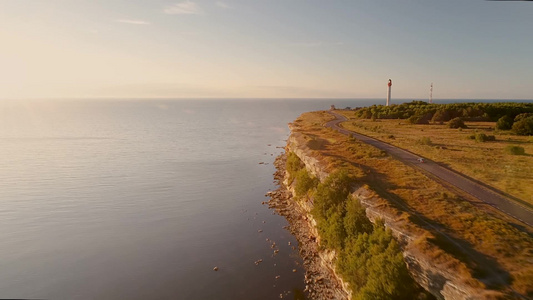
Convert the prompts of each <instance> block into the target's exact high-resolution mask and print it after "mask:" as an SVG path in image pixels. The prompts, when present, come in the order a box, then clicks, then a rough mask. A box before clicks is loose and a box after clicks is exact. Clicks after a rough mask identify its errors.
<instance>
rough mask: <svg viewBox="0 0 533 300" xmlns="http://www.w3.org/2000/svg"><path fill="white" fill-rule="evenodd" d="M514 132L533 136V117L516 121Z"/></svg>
mask: <svg viewBox="0 0 533 300" xmlns="http://www.w3.org/2000/svg"><path fill="white" fill-rule="evenodd" d="M515 120H516V119H515ZM513 131H514V132H515V133H516V134H518V135H533V116H531V117H526V118H520V119H518V121H515V123H514V124H513Z"/></svg>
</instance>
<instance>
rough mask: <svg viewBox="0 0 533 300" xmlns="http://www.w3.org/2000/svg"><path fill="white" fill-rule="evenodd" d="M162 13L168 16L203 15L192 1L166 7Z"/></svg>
mask: <svg viewBox="0 0 533 300" xmlns="http://www.w3.org/2000/svg"><path fill="white" fill-rule="evenodd" d="M164 12H165V13H166V14H168V15H200V14H202V13H203V11H202V9H201V8H200V6H198V4H196V3H194V2H192V1H185V2H180V3H176V4H173V5H171V6H168V7H166V8H165V10H164Z"/></svg>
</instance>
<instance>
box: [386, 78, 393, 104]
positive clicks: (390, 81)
mask: <svg viewBox="0 0 533 300" xmlns="http://www.w3.org/2000/svg"><path fill="white" fill-rule="evenodd" d="M387 86H388V87H389V88H388V92H387V106H389V105H390V90H391V86H392V80H390V79H389V83H388V84H387Z"/></svg>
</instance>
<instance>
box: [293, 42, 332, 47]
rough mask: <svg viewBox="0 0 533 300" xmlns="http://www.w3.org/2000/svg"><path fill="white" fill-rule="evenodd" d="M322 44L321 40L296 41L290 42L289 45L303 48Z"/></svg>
mask: <svg viewBox="0 0 533 300" xmlns="http://www.w3.org/2000/svg"><path fill="white" fill-rule="evenodd" d="M323 45H324V44H323V43H322V42H297V43H290V44H289V46H292V47H304V48H314V47H320V46H323Z"/></svg>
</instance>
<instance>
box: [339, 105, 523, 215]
mask: <svg viewBox="0 0 533 300" xmlns="http://www.w3.org/2000/svg"><path fill="white" fill-rule="evenodd" d="M338 112H339V113H341V114H343V115H345V116H346V117H348V118H350V121H348V122H344V123H342V125H341V126H342V127H344V128H346V129H349V130H352V131H355V132H358V133H362V134H365V135H368V136H371V137H374V138H377V139H379V140H383V141H385V142H387V143H389V144H392V145H395V146H398V147H400V148H403V149H407V150H409V151H411V152H413V153H416V154H418V155H421V156H423V157H426V158H428V159H431V160H433V161H435V162H439V163H442V164H444V165H446V166H448V167H450V168H451V169H453V170H456V171H458V172H461V173H463V174H466V175H467V176H470V177H472V178H474V179H476V180H479V181H481V182H483V183H485V184H488V185H490V186H492V187H494V188H496V189H499V190H501V191H503V192H505V193H507V194H509V195H512V196H514V197H516V198H518V199H520V200H522V201H523V202H526V203H529V204H530V205H533V137H528V136H518V135H513V134H511V133H510V132H509V131H495V130H494V127H495V122H466V125H467V126H468V128H464V129H451V128H448V127H447V126H446V125H414V124H409V123H408V122H407V120H397V119H396V120H374V121H372V120H369V119H355V118H354V113H353V112H350V111H338ZM481 133H484V134H485V135H494V136H495V138H496V140H495V141H486V142H479V141H476V139H475V135H476V134H481ZM472 137H474V139H472ZM513 145H516V146H520V147H523V148H524V150H525V155H511V154H509V153H508V152H507V151H506V147H508V146H513Z"/></svg>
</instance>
